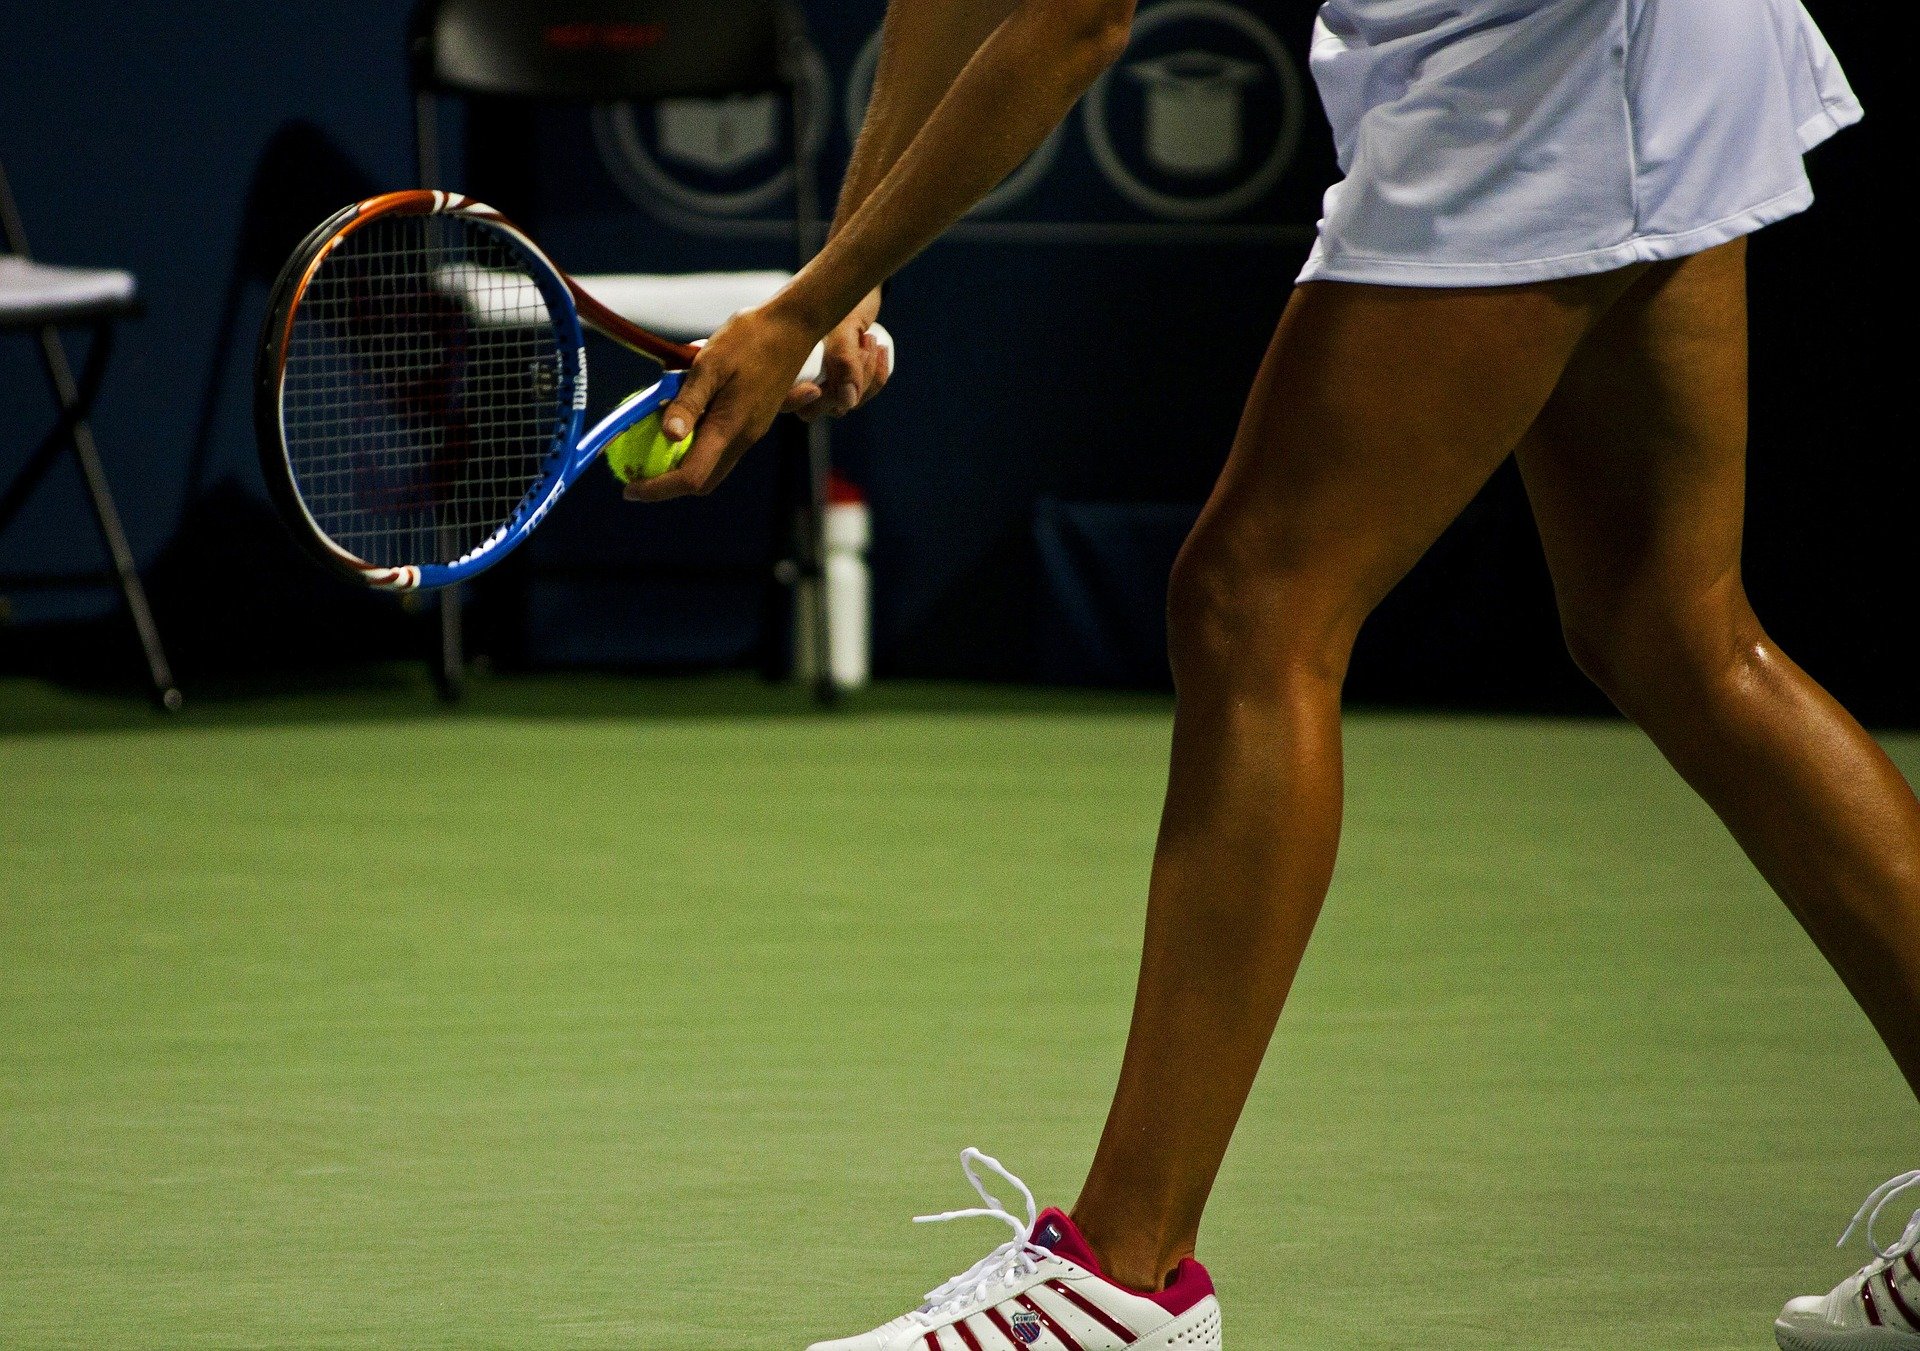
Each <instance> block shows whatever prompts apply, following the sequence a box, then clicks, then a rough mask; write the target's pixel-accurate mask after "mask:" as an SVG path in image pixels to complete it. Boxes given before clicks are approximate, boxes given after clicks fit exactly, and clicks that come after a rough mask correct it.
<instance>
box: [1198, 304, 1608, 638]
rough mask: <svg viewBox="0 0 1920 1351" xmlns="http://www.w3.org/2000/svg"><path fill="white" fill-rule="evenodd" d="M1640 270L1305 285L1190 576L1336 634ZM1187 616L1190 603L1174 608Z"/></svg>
mask: <svg viewBox="0 0 1920 1351" xmlns="http://www.w3.org/2000/svg"><path fill="white" fill-rule="evenodd" d="M1633 275H1634V274H1631V273H1614V274H1609V275H1606V276H1601V277H1592V278H1581V279H1576V280H1570V281H1560V282H1549V283H1541V284H1537V285H1529V286H1513V287H1499V288H1475V289H1457V290H1440V289H1425V290H1419V289H1411V288H1399V287H1381V286H1361V285H1349V284H1342V283H1328V282H1321V283H1313V284H1309V285H1306V286H1302V287H1300V288H1299V289H1298V290H1296V291H1295V293H1294V295H1293V298H1292V301H1291V302H1290V303H1289V305H1288V307H1287V310H1286V313H1285V315H1284V316H1283V317H1282V319H1281V321H1280V325H1279V328H1278V330H1277V331H1276V332H1275V334H1274V338H1273V342H1272V345H1271V346H1270V347H1269V349H1268V351H1267V355H1266V359H1265V361H1264V363H1263V364H1262V366H1261V369H1260V374H1259V377H1258V379H1257V380H1256V382H1255V384H1254V388H1253V391H1252V393H1251V395H1250V396H1249V398H1248V401H1247V408H1246V413H1245V415H1244V417H1243V419H1242V422H1241V425H1240V430H1239V434H1238V435H1237V436H1236V438H1235V441H1234V446H1233V450H1232V453H1231V455H1230V456H1229V457H1228V461H1227V465H1226V468H1225V470H1224V471H1223V472H1222V474H1221V476H1220V480H1219V482H1218V484H1217V485H1216V487H1215V489H1214V492H1213V495H1212V497H1211V498H1210V500H1209V501H1208V503H1207V506H1206V509H1205V510H1204V511H1203V512H1202V514H1201V518H1200V522H1199V524H1198V525H1197V526H1196V528H1195V531H1194V534H1193V537H1192V539H1191V540H1190V541H1189V545H1188V548H1187V550H1186V551H1185V552H1184V553H1183V555H1182V559H1181V568H1180V569H1179V571H1177V573H1176V579H1175V580H1176V590H1175V602H1176V605H1178V604H1179V602H1180V599H1181V596H1182V593H1183V591H1184V592H1186V593H1189V594H1198V595H1199V596H1200V598H1201V599H1203V600H1204V599H1205V598H1206V597H1207V596H1208V595H1209V594H1211V593H1218V592H1230V593H1231V594H1232V596H1234V597H1236V598H1237V600H1238V603H1240V604H1241V605H1242V606H1243V607H1246V606H1256V607H1257V606H1260V605H1262V604H1264V603H1265V601H1266V600H1267V599H1268V598H1267V597H1266V596H1264V595H1263V594H1262V592H1261V589H1260V587H1261V583H1262V581H1263V580H1264V581H1267V582H1271V583H1274V584H1278V585H1284V586H1285V588H1286V589H1287V592H1288V594H1287V597H1286V600H1287V602H1288V610H1289V614H1288V616H1287V622H1290V623H1293V624H1294V625H1296V626H1298V625H1301V624H1309V625H1318V626H1319V628H1320V630H1322V631H1323V632H1324V634H1325V635H1326V636H1331V637H1333V638H1336V639H1337V638H1338V637H1340V636H1341V634H1342V632H1343V631H1345V630H1351V629H1357V627H1358V625H1359V622H1360V620H1361V619H1363V618H1364V617H1365V615H1366V613H1367V611H1369V610H1371V609H1372V607H1373V606H1374V604H1376V603H1377V602H1378V601H1379V599H1380V598H1381V597H1382V596H1384V595H1385V594H1386V592H1387V591H1388V589H1390V588H1391V587H1392V586H1393V584H1394V583H1395V582H1396V581H1397V580H1398V579H1399V578H1400V577H1401V576H1402V575H1403V574H1404V573H1405V572H1406V571H1407V569H1408V568H1410V567H1411V566H1412V565H1413V564H1414V563H1415V562H1416V561H1417V560H1418V559H1419V557H1420V555H1421V554H1422V553H1424V552H1425V551H1426V549H1427V547H1428V546H1429V545H1430V544H1431V543H1432V542H1433V540H1434V539H1435V537H1436V536H1438V535H1439V533H1440V532H1441V531H1442V530H1443V529H1445V528H1446V526H1447V524H1448V523H1449V522H1450V521H1451V520H1453V518H1454V517H1455V516H1456V515H1458V514H1459V512H1460V510H1461V509H1462V508H1463V507H1464V506H1465V505H1466V504H1467V502H1468V501H1469V500H1470V499H1471V498H1472V497H1473V495H1474V493H1475V492H1477V491H1478V490H1479V488H1480V487H1481V485H1482V484H1483V483H1484V482H1485V481H1486V479H1487V477H1488V475H1490V474H1491V473H1492V472H1493V470H1494V469H1495V468H1497V467H1498V466H1499V464H1500V462H1501V461H1502V460H1504V459H1505V458H1506V456H1507V455H1509V454H1510V453H1512V451H1513V449H1514V447H1515V446H1516V444H1517V443H1518V442H1519V440H1520V438H1521V436H1522V434H1523V433H1525V431H1526V429H1527V428H1528V427H1529V426H1530V425H1532V423H1533V422H1534V421H1535V419H1536V417H1537V416H1538V415H1539V413H1540V410H1541V408H1542V406H1543V405H1544V404H1545V403H1546V401H1547V399H1548V397H1549V396H1550V395H1551V393H1552V391H1553V389H1554V387H1555V385H1556V383H1557V382H1558V381H1559V379H1560V376H1561V372H1562V370H1563V368H1564V367H1565V365H1566V362H1567V360H1568V358H1569V356H1570V355H1571V354H1572V353H1573V352H1574V350H1575V349H1576V347H1577V346H1578V344H1579V343H1580V341H1581V339H1582V337H1583V336H1584V335H1585V334H1586V333H1587V332H1588V331H1589V330H1590V329H1591V328H1592V327H1593V325H1594V324H1595V322H1596V321H1597V320H1598V318H1599V317H1600V316H1601V315H1602V314H1604V313H1605V311H1606V309H1607V307H1608V305H1609V304H1611V303H1612V301H1613V300H1614V299H1615V298H1616V297H1617V296H1618V295H1619V294H1620V293H1621V292H1623V291H1624V290H1625V289H1626V288H1627V287H1628V286H1630V285H1631V284H1632V282H1633ZM1176 618H1178V616H1177V615H1176Z"/></svg>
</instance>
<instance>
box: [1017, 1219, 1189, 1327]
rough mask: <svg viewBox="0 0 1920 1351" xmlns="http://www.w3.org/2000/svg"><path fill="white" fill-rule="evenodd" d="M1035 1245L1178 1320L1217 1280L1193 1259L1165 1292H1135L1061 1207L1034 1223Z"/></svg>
mask: <svg viewBox="0 0 1920 1351" xmlns="http://www.w3.org/2000/svg"><path fill="white" fill-rule="evenodd" d="M1032 1242H1034V1243H1037V1244H1039V1245H1040V1246H1041V1247H1042V1248H1045V1249H1047V1250H1048V1251H1050V1252H1053V1253H1055V1254H1057V1255H1058V1256H1061V1257H1064V1258H1066V1259H1067V1260H1068V1261H1069V1262H1071V1263H1073V1264H1074V1265H1075V1266H1077V1267H1080V1268H1082V1269H1083V1270H1086V1271H1090V1272H1092V1273H1093V1274H1094V1275H1095V1276H1098V1277H1099V1278H1100V1279H1101V1280H1103V1281H1105V1282H1106V1283H1107V1284H1108V1285H1112V1286H1118V1287H1119V1288H1120V1289H1122V1290H1125V1291H1126V1292H1127V1293H1128V1294H1129V1295H1137V1296H1139V1297H1140V1298H1142V1299H1150V1300H1152V1301H1153V1302H1154V1303H1155V1304H1158V1305H1159V1306H1160V1307H1161V1308H1163V1309H1165V1310H1166V1311H1167V1312H1168V1313H1170V1314H1173V1315H1175V1316H1176V1317H1177V1316H1179V1315H1180V1314H1183V1313H1185V1312H1186V1311H1187V1310H1188V1309H1191V1308H1192V1307H1193V1306H1194V1305H1196V1304H1198V1303H1199V1302H1200V1301H1201V1300H1203V1299H1205V1298H1206V1297H1207V1296H1208V1295H1211V1294H1212V1293H1213V1277H1211V1276H1209V1275H1207V1269H1206V1268H1205V1267H1203V1266H1201V1265H1200V1264H1199V1263H1198V1262H1196V1261H1194V1260H1193V1258H1191V1257H1184V1258H1182V1259H1181V1260H1180V1265H1179V1266H1178V1267H1176V1268H1175V1269H1174V1273H1173V1282H1172V1283H1171V1284H1170V1285H1168V1286H1167V1288H1166V1289H1165V1290H1160V1291H1150V1290H1135V1289H1134V1288H1133V1287H1131V1286H1126V1285H1121V1284H1120V1282H1118V1281H1116V1280H1114V1279H1113V1277H1111V1276H1109V1275H1107V1273H1106V1272H1105V1271H1104V1270H1102V1269H1101V1266H1100V1259H1099V1258H1098V1257H1095V1256H1094V1255H1093V1248H1092V1246H1091V1245H1089V1244H1088V1242H1087V1236H1086V1235H1085V1234H1083V1233H1081V1232H1080V1226H1079V1225H1077V1224H1075V1223H1074V1222H1073V1217H1072V1216H1071V1215H1069V1214H1067V1212H1066V1211H1064V1210H1061V1209H1059V1208H1058V1207H1051V1206H1050V1207H1048V1208H1047V1209H1046V1210H1044V1211H1042V1212H1041V1214H1040V1218H1039V1219H1037V1220H1035V1221H1034V1222H1033V1236H1032Z"/></svg>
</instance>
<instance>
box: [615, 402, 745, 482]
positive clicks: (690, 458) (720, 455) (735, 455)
mask: <svg viewBox="0 0 1920 1351" xmlns="http://www.w3.org/2000/svg"><path fill="white" fill-rule="evenodd" d="M741 432H742V429H741V428H740V427H739V425H738V419H737V418H736V416H735V415H734V414H733V412H732V411H731V410H730V409H728V408H727V407H725V405H724V402H723V403H722V406H721V407H719V408H718V409H716V410H715V411H713V412H711V413H709V414H708V415H707V417H706V418H705V419H704V420H703V421H702V422H701V423H700V426H699V430H698V431H696V432H695V433H694V437H693V445H692V446H690V447H688V449H687V455H686V458H685V459H683V460H681V461H680V463H679V464H678V465H676V466H675V467H674V468H672V469H669V470H668V471H667V472H666V473H664V474H661V475H659V476H658V477H656V478H648V479H639V480H636V481H635V482H633V483H630V484H628V485H627V491H626V496H627V498H628V500H629V501H634V502H665V501H668V500H669V499H671V498H675V497H686V496H688V495H689V494H692V495H695V496H700V497H704V496H706V494H708V493H710V492H712V491H713V490H714V489H715V488H718V487H719V486H720V483H721V481H722V480H723V479H725V478H726V476H727V474H728V472H729V471H730V470H731V469H732V468H733V466H734V463H735V462H736V461H737V460H739V458H740V452H742V451H744V450H745V449H746V448H747V447H748V446H750V445H752V444H753V443H754V442H755V441H757V440H758V439H759V438H758V437H757V436H744V435H742V434H741ZM729 452H731V453H729Z"/></svg>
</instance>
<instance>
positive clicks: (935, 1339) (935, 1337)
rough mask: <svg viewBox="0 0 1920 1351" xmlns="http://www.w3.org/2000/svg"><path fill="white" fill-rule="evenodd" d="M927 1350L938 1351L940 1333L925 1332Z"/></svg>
mask: <svg viewBox="0 0 1920 1351" xmlns="http://www.w3.org/2000/svg"><path fill="white" fill-rule="evenodd" d="M927 1351H940V1334H939V1333H938V1332H929V1333H928V1334H927Z"/></svg>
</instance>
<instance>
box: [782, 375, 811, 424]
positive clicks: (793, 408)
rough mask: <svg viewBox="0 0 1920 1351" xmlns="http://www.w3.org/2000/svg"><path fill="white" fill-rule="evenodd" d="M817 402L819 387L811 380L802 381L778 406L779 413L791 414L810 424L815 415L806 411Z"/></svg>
mask: <svg viewBox="0 0 1920 1351" xmlns="http://www.w3.org/2000/svg"><path fill="white" fill-rule="evenodd" d="M819 402H820V386H818V385H816V384H814V383H813V381H811V380H802V381H801V382H800V383H799V384H797V385H795V386H794V387H793V389H792V390H791V391H790V392H789V393H788V395H787V401H786V402H785V403H783V404H781V405H780V411H781V412H783V413H793V414H795V415H797V416H799V417H802V418H805V419H806V420H807V421H808V422H811V421H813V419H814V416H815V415H814V414H813V413H811V412H809V411H808V410H809V409H811V408H812V407H813V406H814V405H815V404H816V403H819Z"/></svg>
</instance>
